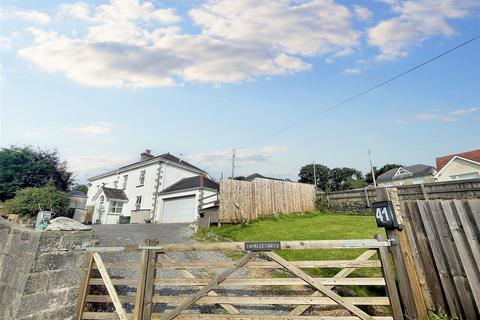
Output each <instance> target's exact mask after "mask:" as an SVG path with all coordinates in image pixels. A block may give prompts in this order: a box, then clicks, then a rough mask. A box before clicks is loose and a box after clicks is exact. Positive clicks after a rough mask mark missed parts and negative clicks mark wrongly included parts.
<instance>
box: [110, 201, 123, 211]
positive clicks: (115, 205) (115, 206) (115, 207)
mask: <svg viewBox="0 0 480 320" xmlns="http://www.w3.org/2000/svg"><path fill="white" fill-rule="evenodd" d="M122 207H123V202H120V201H111V202H110V212H111V213H122Z"/></svg>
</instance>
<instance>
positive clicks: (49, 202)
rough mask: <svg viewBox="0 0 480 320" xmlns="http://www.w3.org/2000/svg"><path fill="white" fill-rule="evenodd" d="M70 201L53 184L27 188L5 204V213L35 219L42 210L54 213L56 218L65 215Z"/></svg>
mask: <svg viewBox="0 0 480 320" xmlns="http://www.w3.org/2000/svg"><path fill="white" fill-rule="evenodd" d="M69 202H70V199H69V197H68V195H67V194H66V193H65V192H63V191H60V190H58V189H57V188H55V186H54V185H53V184H48V185H47V186H45V187H39V188H36V187H34V188H26V189H22V190H20V191H18V192H17V195H16V196H15V198H13V199H10V200H7V201H6V202H5V212H6V213H14V214H20V215H24V216H27V217H34V216H35V215H36V214H37V213H38V212H39V211H40V210H49V211H53V212H54V213H55V214H56V216H62V215H65V214H66V213H67V211H68V205H69Z"/></svg>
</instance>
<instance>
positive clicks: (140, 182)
mask: <svg viewBox="0 0 480 320" xmlns="http://www.w3.org/2000/svg"><path fill="white" fill-rule="evenodd" d="M144 184H145V170H143V171H140V177H139V178H138V186H143V185H144Z"/></svg>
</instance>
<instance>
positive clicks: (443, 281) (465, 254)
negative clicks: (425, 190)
mask: <svg viewBox="0 0 480 320" xmlns="http://www.w3.org/2000/svg"><path fill="white" fill-rule="evenodd" d="M400 206H401V212H402V218H403V221H404V223H405V232H406V233H407V237H408V242H409V245H410V248H411V252H412V253H413V256H414V262H415V269H416V272H417V274H418V277H419V280H420V284H421V286H422V293H423V298H424V301H425V305H426V306H427V307H428V308H429V309H433V310H435V311H436V312H445V313H447V314H449V316H450V317H452V318H454V319H479V318H480V243H479V237H480V200H479V199H472V200H407V201H400Z"/></svg>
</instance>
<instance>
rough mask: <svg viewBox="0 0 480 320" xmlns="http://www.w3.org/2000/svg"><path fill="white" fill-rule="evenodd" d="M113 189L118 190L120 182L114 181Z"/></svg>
mask: <svg viewBox="0 0 480 320" xmlns="http://www.w3.org/2000/svg"><path fill="white" fill-rule="evenodd" d="M113 188H115V189H118V181H113Z"/></svg>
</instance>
